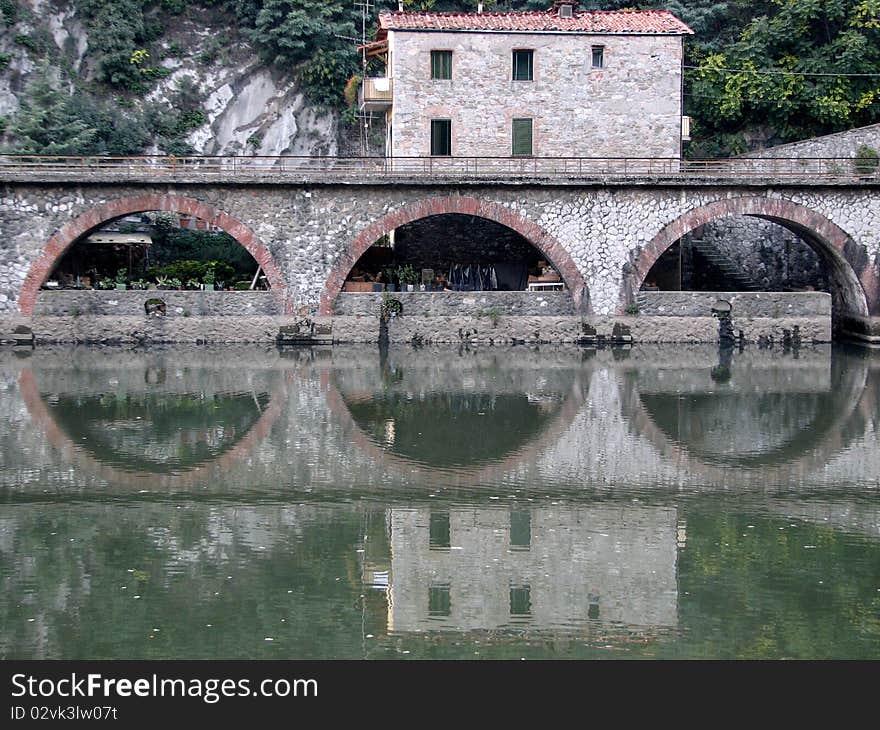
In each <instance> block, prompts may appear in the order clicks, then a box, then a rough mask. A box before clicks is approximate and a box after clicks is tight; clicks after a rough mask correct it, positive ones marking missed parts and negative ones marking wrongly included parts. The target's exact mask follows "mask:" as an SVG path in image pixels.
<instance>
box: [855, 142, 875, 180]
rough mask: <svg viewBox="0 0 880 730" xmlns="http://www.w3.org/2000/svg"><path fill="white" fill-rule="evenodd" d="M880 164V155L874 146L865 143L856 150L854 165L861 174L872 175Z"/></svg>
mask: <svg viewBox="0 0 880 730" xmlns="http://www.w3.org/2000/svg"><path fill="white" fill-rule="evenodd" d="M878 164H880V155H878V154H877V150H875V149H874V148H873V147H868V145H864V144H863V145H862V146H861V147H859V149H858V150H857V151H856V156H855V158H854V159H853V166H854V167H855V169H856V172H858V173H859V174H860V175H870V174H871V173H872V172H874V171H875V170H876V169H877V165H878Z"/></svg>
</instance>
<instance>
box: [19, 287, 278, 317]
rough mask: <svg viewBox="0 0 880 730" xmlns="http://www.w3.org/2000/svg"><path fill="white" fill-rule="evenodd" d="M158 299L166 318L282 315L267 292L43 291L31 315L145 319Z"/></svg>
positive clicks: (276, 301) (158, 290)
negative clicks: (148, 308) (162, 304)
mask: <svg viewBox="0 0 880 730" xmlns="http://www.w3.org/2000/svg"><path fill="white" fill-rule="evenodd" d="M155 299H159V300H161V301H162V302H164V304H165V316H166V317H216V316H228V317H242V316H248V317H252V316H272V315H280V314H282V313H283V307H282V304H281V302H279V301H278V299H277V298H276V297H275V296H273V294H272V293H271V292H269V291H163V290H160V289H149V290H146V291H137V290H132V291H116V290H108V291H99V290H81V291H77V290H62V291H43V292H42V293H41V294H40V296H39V298H38V299H37V303H36V306H35V308H34V314H35V315H36V316H38V317H44V316H50V317H64V316H71V317H80V316H89V317H101V316H111V317H137V316H146V308H145V305H146V303H147V302H148V301H150V300H155Z"/></svg>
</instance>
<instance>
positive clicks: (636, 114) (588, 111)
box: [387, 31, 682, 158]
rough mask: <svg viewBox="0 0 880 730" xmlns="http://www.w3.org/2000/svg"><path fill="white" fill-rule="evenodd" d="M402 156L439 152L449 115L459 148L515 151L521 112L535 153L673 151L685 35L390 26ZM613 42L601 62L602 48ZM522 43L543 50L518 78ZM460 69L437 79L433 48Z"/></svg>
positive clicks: (488, 153)
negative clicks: (525, 76) (434, 124)
mask: <svg viewBox="0 0 880 730" xmlns="http://www.w3.org/2000/svg"><path fill="white" fill-rule="evenodd" d="M388 36H389V57H390V67H389V73H390V77H391V79H392V82H393V89H394V103H393V107H392V108H391V110H390V111H389V112H388V116H387V120H388V124H389V128H390V132H389V135H388V138H389V141H390V147H389V151H390V154H391V155H392V156H394V157H427V156H429V155H430V154H431V147H430V145H431V120H432V119H449V120H450V121H451V129H452V155H453V156H461V157H463V156H479V157H499V156H500V157H506V156H510V155H511V152H512V122H513V119H515V118H526V119H532V120H533V121H532V139H533V149H532V153H533V155H534V156H535V157H663V158H678V157H679V156H680V151H681V142H680V139H681V74H682V71H681V64H682V37H681V36H680V35H580V34H561V33H521V32H504V33H499V32H492V33H489V32H486V33H483V32H448V31H442V32H414V31H389V33H388ZM594 46H602V47H603V49H604V53H603V56H604V62H603V68H601V69H594V68H592V50H591V49H592V48H593V47H594ZM514 49H532V50H533V51H534V55H533V58H534V70H533V80H532V81H514V80H512V78H511V76H512V54H513V51H514ZM432 50H451V51H452V79H451V80H439V79H431V51H432Z"/></svg>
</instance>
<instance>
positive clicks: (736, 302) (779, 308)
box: [637, 291, 831, 321]
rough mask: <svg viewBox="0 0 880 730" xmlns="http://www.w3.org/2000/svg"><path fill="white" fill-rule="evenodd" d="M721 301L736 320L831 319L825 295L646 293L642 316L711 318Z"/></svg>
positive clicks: (641, 303) (642, 299) (640, 300)
mask: <svg viewBox="0 0 880 730" xmlns="http://www.w3.org/2000/svg"><path fill="white" fill-rule="evenodd" d="M718 300H724V301H727V302H730V304H731V306H732V307H733V309H732V315H733V317H734V318H741V317H776V318H786V317H813V316H815V317H827V318H829V321H830V318H831V295H830V294H826V293H825V292H691V291H682V292H678V291H657V292H645V291H643V292H639V295H638V300H637V301H638V306H639V314H640V315H642V316H649V317H652V316H663V317H706V316H709V317H711V316H712V307H713V306H714V305H715V303H716V302H718Z"/></svg>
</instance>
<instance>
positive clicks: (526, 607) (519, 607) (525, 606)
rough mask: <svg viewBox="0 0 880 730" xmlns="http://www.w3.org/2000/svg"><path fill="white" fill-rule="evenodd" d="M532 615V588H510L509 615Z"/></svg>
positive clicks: (526, 586) (522, 586) (523, 586)
mask: <svg viewBox="0 0 880 730" xmlns="http://www.w3.org/2000/svg"><path fill="white" fill-rule="evenodd" d="M531 614H532V588H531V586H529V585H520V586H515V585H512V586H510V615H511V616H530V615H531Z"/></svg>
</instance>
